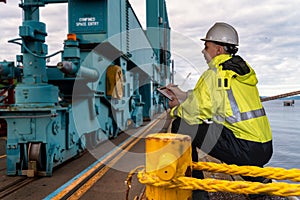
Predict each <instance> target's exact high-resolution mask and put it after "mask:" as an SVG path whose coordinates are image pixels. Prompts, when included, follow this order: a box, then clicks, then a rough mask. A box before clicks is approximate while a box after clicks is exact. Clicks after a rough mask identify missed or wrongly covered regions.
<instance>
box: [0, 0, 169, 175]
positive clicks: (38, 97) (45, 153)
mask: <svg viewBox="0 0 300 200" xmlns="http://www.w3.org/2000/svg"><path fill="white" fill-rule="evenodd" d="M52 3H68V16H69V20H68V21H69V34H68V37H67V39H66V40H65V41H64V49H63V51H59V52H57V53H55V54H52V55H48V50H47V49H48V48H47V44H45V38H46V36H47V33H46V25H45V24H44V23H42V22H40V20H39V17H40V13H39V8H40V7H44V6H46V5H47V4H52ZM19 6H20V7H21V8H22V9H23V13H24V19H23V23H22V25H21V26H20V27H19V35H20V38H17V39H13V40H10V42H12V43H16V44H19V45H21V55H18V56H17V63H18V65H17V66H15V64H14V63H13V62H6V61H3V62H0V79H1V80H2V81H3V80H17V84H14V83H15V82H16V81H15V82H10V83H11V84H12V85H11V86H15V93H14V96H13V98H12V99H13V102H12V101H10V102H9V103H4V102H2V104H1V109H0V120H2V121H1V123H5V126H1V127H5V129H6V130H5V131H6V132H7V146H6V152H7V174H8V175H27V176H34V175H43V176H51V175H52V170H53V167H55V166H58V165H59V164H61V163H63V162H64V161H66V160H68V159H70V158H72V157H74V156H76V155H78V154H79V153H80V152H82V151H83V150H84V149H86V148H87V147H88V146H94V145H97V144H98V143H99V142H101V141H103V140H106V139H108V138H111V137H116V136H117V135H118V133H119V132H120V131H124V130H126V129H127V128H128V127H129V126H131V125H132V126H135V127H138V126H140V125H141V124H142V123H143V120H144V119H151V118H152V117H153V115H154V114H155V113H158V112H161V111H162V110H163V103H164V102H163V100H162V97H160V96H159V94H157V93H156V88H157V87H159V86H161V85H165V84H168V83H169V82H170V80H171V77H170V27H169V23H168V17H167V12H166V5H165V1H164V0H147V30H143V29H142V27H141V24H140V22H139V20H138V19H137V17H136V15H135V13H134V11H133V9H132V7H131V5H130V3H129V2H128V0H89V1H84V0H69V1H67V0H22V1H21V3H20V4H19ZM58 53H61V55H62V56H61V62H59V63H58V64H57V66H47V64H46V59H47V58H49V57H51V56H54V55H56V54H58ZM19 66H22V67H19ZM2 131H3V130H2Z"/></svg>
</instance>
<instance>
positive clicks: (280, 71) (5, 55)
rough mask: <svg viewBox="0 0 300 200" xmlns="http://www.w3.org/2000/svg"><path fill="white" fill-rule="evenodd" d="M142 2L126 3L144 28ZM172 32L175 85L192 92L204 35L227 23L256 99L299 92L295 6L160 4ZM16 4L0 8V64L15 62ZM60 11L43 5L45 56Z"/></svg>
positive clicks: (62, 23) (267, 1)
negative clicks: (252, 74) (250, 73)
mask: <svg viewBox="0 0 300 200" xmlns="http://www.w3.org/2000/svg"><path fill="white" fill-rule="evenodd" d="M145 1H146V0H130V2H131V4H132V6H133V8H134V9H135V12H136V14H137V16H138V17H139V18H140V21H141V23H142V24H143V25H144V24H145ZM166 2H167V9H168V14H169V21H170V26H171V29H172V41H171V42H172V43H171V46H172V55H173V56H172V57H173V59H174V60H175V71H176V77H175V82H176V83H177V84H179V85H181V87H182V88H184V89H188V88H193V86H194V85H195V83H196V81H197V80H198V78H199V76H200V75H201V73H202V72H203V71H204V70H206V69H207V65H206V63H205V61H204V58H203V55H202V53H201V50H202V48H203V42H202V41H200V38H203V37H204V36H205V34H206V32H207V30H208V29H209V28H210V27H211V26H212V25H213V24H214V23H215V22H221V21H222V22H227V23H229V24H231V25H233V26H234V27H235V28H236V30H237V31H238V33H239V37H240V46H239V52H238V54H239V55H241V56H242V57H243V58H244V59H245V60H246V61H247V62H248V63H249V64H250V65H251V66H252V67H253V68H254V70H255V71H256V74H257V77H258V79H259V85H258V87H259V91H260V94H261V95H277V94H281V93H285V92H291V91H295V90H300V77H299V75H300V53H299V52H300V21H299V19H300V12H299V11H298V8H299V0H264V1H261V0H240V1H236V0H227V1H222V0H206V1H204V0H188V1H182V0H166ZM18 3H19V1H18V0H7V4H4V3H0V61H2V60H4V59H6V60H13V61H14V60H15V55H16V54H18V53H19V52H20V47H19V46H17V45H15V44H9V43H7V41H8V40H9V39H13V38H18V37H19V36H18V26H19V25H20V24H21V23H22V11H21V9H20V8H19V7H18ZM66 16H67V13H66V5H65V4H55V5H47V6H46V7H45V8H42V10H41V21H43V22H45V23H46V26H47V32H48V36H47V38H46V40H47V44H48V49H49V53H53V52H56V51H58V50H61V49H62V47H63V40H64V39H65V35H66V34H67V21H66Z"/></svg>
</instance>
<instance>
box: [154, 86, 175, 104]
mask: <svg viewBox="0 0 300 200" xmlns="http://www.w3.org/2000/svg"><path fill="white" fill-rule="evenodd" d="M167 90H168V89H167V88H166V87H161V88H157V91H159V92H160V93H161V94H162V95H164V96H165V97H167V98H168V99H169V100H171V101H173V97H172V96H171V95H169V94H168V93H167Z"/></svg>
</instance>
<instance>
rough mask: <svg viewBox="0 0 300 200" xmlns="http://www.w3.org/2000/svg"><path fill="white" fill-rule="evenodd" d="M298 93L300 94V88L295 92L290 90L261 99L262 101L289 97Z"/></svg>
mask: <svg viewBox="0 0 300 200" xmlns="http://www.w3.org/2000/svg"><path fill="white" fill-rule="evenodd" d="M297 94H300V90H297V91H294V92H288V93H284V94H279V95H275V96H271V97H265V98H262V99H261V102H264V101H270V100H275V99H280V98H284V97H289V96H294V95H297Z"/></svg>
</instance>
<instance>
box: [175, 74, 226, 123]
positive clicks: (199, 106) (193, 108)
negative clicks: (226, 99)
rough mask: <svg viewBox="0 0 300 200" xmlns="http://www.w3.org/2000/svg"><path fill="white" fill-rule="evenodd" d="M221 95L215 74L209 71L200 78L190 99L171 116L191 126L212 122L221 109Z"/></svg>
mask: <svg viewBox="0 0 300 200" xmlns="http://www.w3.org/2000/svg"><path fill="white" fill-rule="evenodd" d="M219 93H220V92H219V91H218V90H216V75H215V72H213V71H212V70H208V71H206V72H204V73H203V75H202V76H201V77H200V79H199V81H198V82H197V84H196V87H195V88H194V90H193V91H192V92H191V93H190V95H189V96H188V98H187V99H186V100H185V101H184V102H182V103H181V104H180V105H179V106H177V107H174V108H173V109H172V110H171V116H172V117H180V118H183V119H184V120H185V121H186V122H187V123H189V124H190V125H193V124H202V123H203V121H206V120H211V119H212V117H213V115H214V113H215V112H217V110H218V108H219V104H220V103H219V101H222V98H220V95H219Z"/></svg>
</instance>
